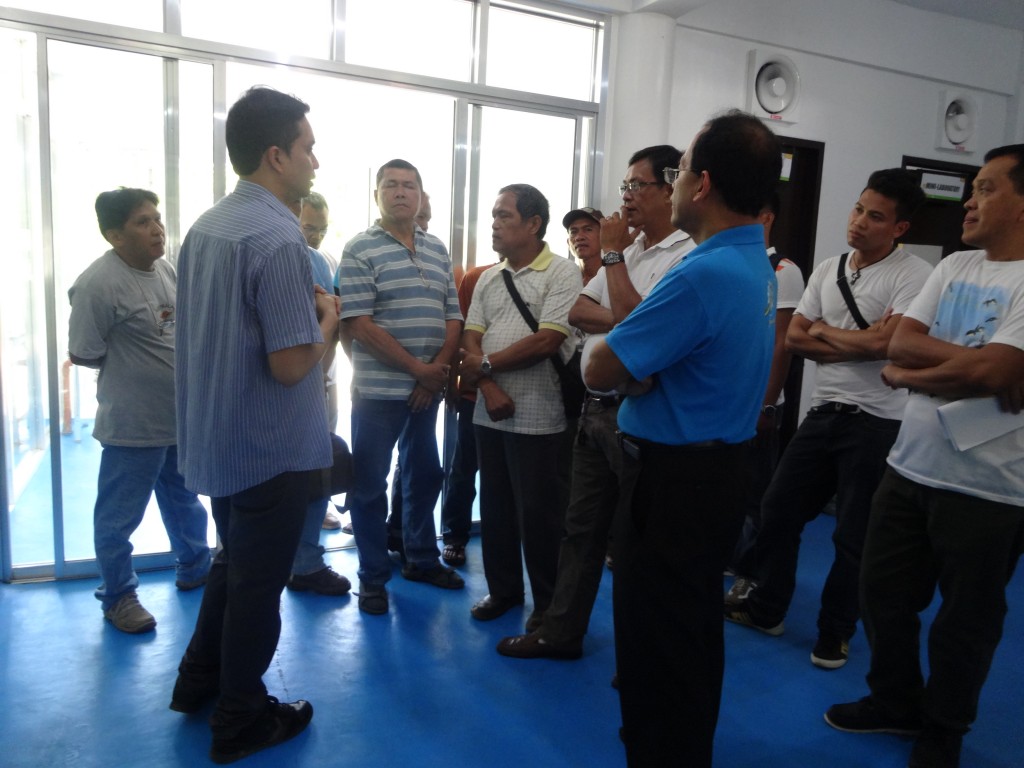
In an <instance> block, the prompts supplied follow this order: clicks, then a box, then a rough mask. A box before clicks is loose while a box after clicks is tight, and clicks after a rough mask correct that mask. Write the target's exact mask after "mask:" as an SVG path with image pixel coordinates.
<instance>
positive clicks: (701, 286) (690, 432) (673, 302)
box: [607, 224, 777, 445]
mask: <svg viewBox="0 0 1024 768" xmlns="http://www.w3.org/2000/svg"><path fill="white" fill-rule="evenodd" d="M776 287H777V286H776V282H775V274H774V273H773V271H772V268H771V264H770V263H769V261H768V259H767V257H766V256H765V246H764V230H763V228H762V227H761V225H759V224H751V225H746V226H741V227H734V228H732V229H727V230H724V231H722V232H719V233H718V234H716V235H714V236H713V237H710V238H708V239H707V240H705V241H704V242H703V243H701V244H700V245H698V246H697V247H696V248H695V249H694V250H692V251H691V252H690V253H689V255H687V257H686V258H685V259H684V260H683V261H681V262H680V263H679V264H677V265H676V266H674V267H673V268H672V269H671V270H669V271H668V273H667V274H666V275H665V277H664V278H662V279H661V281H660V282H659V283H658V284H657V285H656V286H655V288H654V290H653V291H651V293H650V294H649V295H648V296H647V298H645V299H644V300H643V301H642V302H640V304H639V305H638V306H637V307H636V309H634V310H633V311H632V312H631V313H630V314H629V316H628V317H626V319H625V320H623V321H622V322H621V323H619V324H618V325H617V326H616V327H615V328H614V329H613V330H612V332H611V333H609V334H608V337H607V343H608V346H609V347H611V349H612V351H613V352H614V353H615V355H616V356H617V357H618V358H619V360H621V361H622V363H623V365H625V367H626V369H627V370H628V371H629V373H630V374H631V375H632V376H633V378H635V379H643V378H645V377H647V376H651V375H653V376H655V384H654V387H653V389H652V390H651V391H649V392H647V393H646V394H644V395H640V396H637V397H627V398H626V400H625V402H624V403H623V404H622V407H621V408H620V409H619V428H620V429H621V430H622V431H623V432H625V433H627V434H630V435H633V436H635V437H640V438H643V439H645V440H651V441H654V442H658V443H664V444H668V445H685V444H687V443H699V442H703V441H706V440H721V441H723V442H725V443H741V442H743V441H744V440H748V439H749V438H751V437H753V436H754V433H755V429H756V426H757V417H758V414H759V413H760V409H761V401H762V397H763V395H764V391H765V387H766V386H767V384H768V372H769V369H770V368H771V361H772V347H773V345H774V341H775V301H776Z"/></svg>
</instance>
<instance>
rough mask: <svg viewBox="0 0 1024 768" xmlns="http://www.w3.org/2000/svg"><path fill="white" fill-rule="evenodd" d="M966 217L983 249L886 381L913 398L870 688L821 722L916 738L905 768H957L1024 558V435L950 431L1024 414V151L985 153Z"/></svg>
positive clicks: (939, 282)
mask: <svg viewBox="0 0 1024 768" xmlns="http://www.w3.org/2000/svg"><path fill="white" fill-rule="evenodd" d="M965 208H966V209H967V215H966V216H965V218H964V231H963V239H964V242H965V243H970V244H971V245H974V246H977V247H979V248H983V249H984V250H978V251H964V252H961V253H954V254H951V255H949V256H947V257H946V258H945V259H943V260H942V261H941V262H940V263H939V266H938V267H936V268H935V272H934V273H933V274H932V275H931V277H930V278H929V279H928V282H927V283H926V284H925V286H924V289H923V290H922V291H921V294H920V295H919V296H918V297H917V298H916V299H915V300H914V302H913V303H912V304H911V305H910V308H909V309H908V310H907V312H906V314H905V315H904V317H903V319H902V320H901V321H900V324H899V327H898V328H897V329H896V332H895V334H893V338H892V343H891V344H890V345H889V358H890V360H891V362H890V364H889V365H887V366H886V367H885V368H884V369H883V371H882V376H883V378H884V380H885V382H886V383H887V384H889V385H890V386H892V387H900V388H904V387H905V388H908V389H909V390H910V400H909V402H908V403H907V408H906V412H905V414H904V417H903V425H902V427H901V428H900V434H899V438H898V439H897V440H896V445H895V446H893V449H892V453H890V454H889V466H888V468H887V469H886V472H885V476H884V477H883V479H882V483H881V485H880V486H879V488H878V492H877V493H876V494H875V498H874V506H873V508H872V511H871V523H870V525H869V527H868V535H867V541H866V542H865V544H864V559H863V567H862V569H861V581H860V588H861V600H862V608H863V612H864V631H865V633H866V634H867V638H868V643H869V645H870V646H871V666H870V668H869V670H868V675H867V681H868V687H869V689H870V691H871V692H870V695H869V696H866V697H865V698H863V699H861V700H860V701H857V702H853V703H851V704H837V705H836V706H834V707H832V708H831V709H829V710H828V712H827V713H826V714H825V720H826V721H828V723H829V725H831V726H833V727H835V728H838V729H839V730H842V731H853V732H861V733H874V732H883V731H884V732H890V733H904V734H913V733H919V735H918V737H917V741H916V742H915V744H914V749H913V751H912V753H911V755H910V768H956V767H957V766H958V765H959V764H960V749H961V742H962V739H963V735H964V734H965V733H966V732H967V730H968V729H969V728H970V725H971V723H973V722H974V720H975V718H976V717H977V714H978V697H979V695H980V693H981V688H982V686H983V685H984V683H985V678H986V676H987V675H988V671H989V667H990V665H991V663H992V656H993V654H994V653H995V649H996V646H997V645H998V644H999V639H1000V637H1001V636H1002V631H1003V619H1004V617H1005V615H1006V610H1007V607H1006V583H1007V582H1008V581H1009V579H1010V576H1011V575H1012V574H1013V571H1014V568H1015V567H1016V565H1017V560H1018V558H1019V557H1020V553H1021V548H1022V546H1024V471H1022V467H1024V429H1021V428H1020V427H1019V426H1018V427H1017V428H1016V429H1013V430H1011V431H1009V432H1006V430H1005V428H1004V429H1001V430H997V432H995V433H993V434H992V435H991V439H989V440H987V441H986V442H983V443H981V444H980V445H976V446H974V447H970V448H965V449H964V450H957V449H956V448H955V447H954V445H953V443H952V442H951V440H950V439H949V438H948V437H947V435H946V434H945V432H944V431H943V428H942V425H941V423H940V413H942V412H943V411H945V410H946V409H949V408H951V407H962V406H966V407H967V408H968V409H970V408H973V407H980V406H984V407H985V410H986V411H987V412H988V416H987V418H989V419H992V421H993V422H994V423H997V424H998V422H999V421H1000V416H999V411H1000V409H1001V410H1002V411H1004V412H1012V413H1019V412H1020V410H1021V406H1022V405H1024V144H1016V145H1012V146H1007V147H1000V148H998V149H994V150H992V151H991V152H989V153H988V154H987V155H986V156H985V165H984V166H983V167H982V169H981V171H979V172H978V176H977V178H975V180H974V194H973V195H972V196H971V199H970V200H968V201H967V204H966V205H965ZM972 398H982V399H985V400H989V401H995V402H990V403H985V402H984V400H973V399H972ZM957 401H959V402H957ZM996 403H997V404H998V405H997V404H996ZM979 418H981V417H974V419H973V420H975V421H976V420H977V419H979ZM1006 420H1008V416H1003V417H1002V421H1004V422H1005V421H1006ZM999 432H1003V434H1001V435H1000V434H999ZM936 586H938V588H939V592H940V594H941V595H942V605H941V606H940V608H939V611H938V614H937V615H936V616H935V619H934V621H933V622H932V625H931V630H930V631H929V634H928V666H929V676H928V679H927V680H925V679H924V677H923V676H922V674H921V662H920V648H919V646H920V640H919V635H920V631H921V622H920V619H919V614H920V612H921V611H923V610H924V609H925V608H926V607H927V606H928V605H929V603H931V601H932V598H933V596H934V594H935V587H936Z"/></svg>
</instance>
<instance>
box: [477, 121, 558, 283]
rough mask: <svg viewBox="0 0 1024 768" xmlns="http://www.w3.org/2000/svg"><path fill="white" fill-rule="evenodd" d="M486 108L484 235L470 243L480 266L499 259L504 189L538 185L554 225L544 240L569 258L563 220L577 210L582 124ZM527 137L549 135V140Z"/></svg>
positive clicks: (480, 222) (480, 214) (480, 225)
mask: <svg viewBox="0 0 1024 768" xmlns="http://www.w3.org/2000/svg"><path fill="white" fill-rule="evenodd" d="M481 109H482V115H481V121H480V198H479V207H478V209H477V232H478V235H477V236H476V237H473V236H471V238H470V242H473V241H474V240H475V242H476V243H477V251H476V262H475V263H476V264H477V265H480V264H494V263H496V262H497V261H498V255H497V254H496V253H495V252H494V251H493V250H491V247H490V246H491V238H490V227H491V221H492V219H491V209H492V208H493V207H494V201H495V200H496V199H497V197H498V190H499V189H501V188H502V187H505V186H507V185H509V184H520V183H523V184H530V185H532V186H534V187H536V188H537V189H539V190H540V191H541V193H542V194H543V195H544V197H546V198H547V199H548V204H549V206H550V208H551V221H550V222H549V223H548V230H547V234H546V235H545V236H544V239H545V240H546V241H547V243H548V245H549V246H551V250H552V251H553V252H554V253H555V254H557V255H559V256H565V255H567V254H568V249H567V248H566V245H565V231H564V230H563V229H562V216H563V215H564V214H565V213H566V212H567V211H570V210H572V209H573V207H574V205H573V202H572V181H573V177H572V162H573V149H574V147H575V144H576V121H575V120H573V119H571V118H564V117H553V116H551V115H540V114H534V113H532V112H516V111H513V110H509V109H498V108H495V107H482V108H481ZM524 137H537V138H538V139H539V137H543V141H541V140H524ZM515 148H518V149H515Z"/></svg>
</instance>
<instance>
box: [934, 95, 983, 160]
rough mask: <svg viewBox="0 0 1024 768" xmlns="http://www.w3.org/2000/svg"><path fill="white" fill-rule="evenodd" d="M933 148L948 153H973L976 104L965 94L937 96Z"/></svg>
mask: <svg viewBox="0 0 1024 768" xmlns="http://www.w3.org/2000/svg"><path fill="white" fill-rule="evenodd" d="M939 97H940V98H939V119H938V124H937V126H936V135H935V146H936V148H937V149H945V150H948V151H950V152H973V151H974V148H975V144H976V139H977V135H978V117H979V114H978V104H977V102H976V101H975V100H974V99H973V98H971V97H970V96H969V95H967V94H966V93H961V92H957V91H948V90H944V91H942V92H941V93H940V94H939Z"/></svg>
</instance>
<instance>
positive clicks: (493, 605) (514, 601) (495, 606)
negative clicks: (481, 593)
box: [469, 595, 524, 621]
mask: <svg viewBox="0 0 1024 768" xmlns="http://www.w3.org/2000/svg"><path fill="white" fill-rule="evenodd" d="M523 602H524V599H523V596H522V595H520V596H519V597H494V596H493V595H487V596H486V597H484V599H483V600H481V601H479V602H478V603H477V604H476V605H474V606H473V607H472V608H470V609H469V613H470V615H472V617H473V618H474V619H477V620H478V621H490V620H491V619H496V618H498V617H499V616H501V615H503V614H505V613H508V612H509V611H511V610H512V609H513V608H515V607H517V606H520V605H522V604H523Z"/></svg>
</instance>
